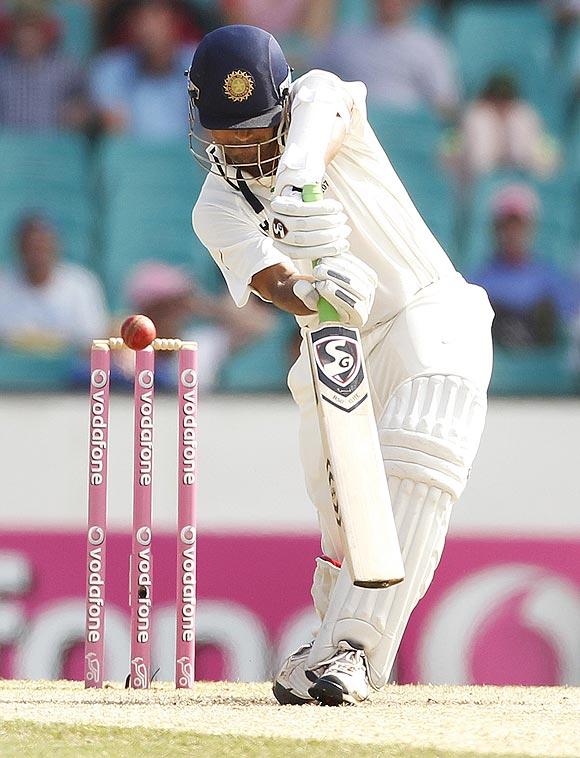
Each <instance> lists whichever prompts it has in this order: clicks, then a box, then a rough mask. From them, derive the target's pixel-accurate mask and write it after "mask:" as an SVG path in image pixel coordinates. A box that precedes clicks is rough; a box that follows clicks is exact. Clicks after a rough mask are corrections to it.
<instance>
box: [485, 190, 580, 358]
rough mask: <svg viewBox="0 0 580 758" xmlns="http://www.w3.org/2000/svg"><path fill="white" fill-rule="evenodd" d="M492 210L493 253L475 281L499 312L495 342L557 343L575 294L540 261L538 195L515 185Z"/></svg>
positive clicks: (525, 345)
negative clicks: (536, 247) (536, 231)
mask: <svg viewBox="0 0 580 758" xmlns="http://www.w3.org/2000/svg"><path fill="white" fill-rule="evenodd" d="M491 208H492V217H493V225H494V227H493V228H494V235H495V249H494V255H493V258H492V260H491V261H490V262H489V263H488V264H487V265H485V266H484V267H483V268H482V269H481V271H479V272H478V273H477V274H476V276H475V277H474V281H475V282H476V283H477V284H480V285H481V286H483V287H485V289H486V290H487V293H488V295H489V299H490V301H491V304H492V307H493V309H494V311H495V314H496V315H495V321H494V323H493V327H492V334H493V337H494V341H495V343H496V344H497V345H499V346H501V347H507V348H529V347H540V346H548V345H554V344H556V343H557V342H558V340H559V337H560V335H561V334H562V331H563V329H564V328H565V327H566V326H567V325H568V324H569V322H570V320H571V319H572V317H573V316H574V313H575V310H576V308H577V296H576V289H575V287H574V285H573V283H572V282H571V281H570V280H568V279H567V278H566V277H564V275H563V274H562V273H561V272H560V271H559V270H558V269H557V268H556V267H555V266H554V265H553V264H551V263H548V262H547V261H545V260H538V259H537V258H536V255H535V251H534V250H533V247H532V243H533V237H534V229H535V225H536V221H537V218H538V213H539V200H538V197H537V195H536V193H535V192H534V191H533V190H532V189H531V188H530V187H529V186H528V185H525V184H511V185H507V186H506V187H503V188H502V189H500V190H499V191H498V192H497V193H496V194H495V195H494V197H493V198H492V203H491Z"/></svg>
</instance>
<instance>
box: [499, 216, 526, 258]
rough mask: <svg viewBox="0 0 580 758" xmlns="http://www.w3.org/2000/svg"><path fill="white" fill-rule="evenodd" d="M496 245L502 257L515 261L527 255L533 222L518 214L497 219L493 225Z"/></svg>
mask: <svg viewBox="0 0 580 758" xmlns="http://www.w3.org/2000/svg"><path fill="white" fill-rule="evenodd" d="M495 231H496V239H497V244H498V247H499V249H500V251H501V253H502V255H503V257H504V258H505V259H506V260H508V261H512V262H513V263H517V262H519V261H521V260H523V259H525V258H526V257H527V255H528V254H529V249H530V246H531V244H532V240H533V235H534V225H533V222H532V221H531V220H530V219H528V218H525V217H523V216H519V215H510V216H505V217H504V218H501V219H498V220H497V221H496V226H495Z"/></svg>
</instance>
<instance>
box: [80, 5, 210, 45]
mask: <svg viewBox="0 0 580 758" xmlns="http://www.w3.org/2000/svg"><path fill="white" fill-rule="evenodd" d="M93 2H94V0H93ZM166 3H167V5H168V6H169V7H170V8H171V10H173V12H174V17H175V19H176V21H177V29H178V36H179V41H180V42H182V43H183V44H188V43H189V44H195V43H197V42H198V41H199V40H200V39H201V38H202V36H203V34H204V33H205V32H206V31H210V29H209V28H206V26H205V25H204V23H203V22H205V21H206V20H207V16H208V15H209V17H210V18H211V17H212V16H213V13H212V12H211V9H210V8H209V7H208V8H207V12H205V10H206V9H201V11H202V12H201V13H200V11H199V10H198V8H197V7H194V6H193V5H192V3H191V2H188V0H166ZM140 5H143V2H142V0H110V1H108V2H102V0H101V2H99V3H97V8H96V11H97V18H98V19H99V21H100V23H99V27H100V29H101V38H102V42H103V44H104V45H105V46H107V47H109V46H116V45H129V44H131V43H132V39H131V34H132V32H131V25H132V17H133V15H134V12H135V10H136V9H137V8H138V6H140ZM200 17H201V18H200Z"/></svg>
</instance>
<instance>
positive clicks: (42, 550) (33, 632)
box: [0, 532, 580, 685]
mask: <svg viewBox="0 0 580 758" xmlns="http://www.w3.org/2000/svg"><path fill="white" fill-rule="evenodd" d="M198 542H199V544H198V571H197V589H198V605H197V614H196V619H197V639H198V646H197V661H196V678H199V679H209V678H211V679H217V678H223V677H230V678H239V679H242V680H244V679H245V680H249V679H265V678H268V677H269V676H270V675H271V671H272V667H273V666H274V665H275V663H276V661H277V659H278V658H279V657H280V656H281V655H282V654H284V653H285V652H287V650H288V648H289V647H292V646H294V645H298V644H299V643H300V642H301V641H304V639H305V638H306V637H307V636H308V635H309V634H310V630H311V629H312V626H313V623H314V618H313V616H312V611H311V608H310V597H309V591H310V579H311V572H312V568H313V565H314V563H313V561H314V557H315V556H316V555H317V552H318V540H317V538H316V537H315V536H284V535H243V534H240V535H237V534H228V535H216V534H202V535H201V536H200V538H199V541H198ZM107 543H108V544H107V560H108V565H107V596H106V602H107V617H106V646H105V650H106V659H105V672H104V674H105V677H106V678H114V679H119V680H121V679H124V677H125V676H126V675H127V674H128V673H129V646H130V639H129V637H130V635H129V626H130V625H129V610H128V607H127V598H128V560H127V556H128V554H129V552H130V547H131V537H130V535H128V534H118V533H113V534H111V535H110V536H109V537H108V540H107ZM152 550H153V554H154V556H155V577H154V587H153V593H152V595H153V606H152V635H153V654H152V670H153V673H154V672H155V670H156V668H158V667H159V668H160V671H159V673H158V675H157V676H158V678H162V679H165V680H172V679H173V677H174V672H175V669H174V667H175V657H174V652H175V618H176V609H175V590H176V575H177V565H176V563H177V562H176V539H175V536H173V535H167V534H155V535H154V536H153V540H152ZM84 553H85V535H84V534H82V533H80V532H79V533H58V532H48V533H34V532H22V533H19V532H4V533H0V614H1V615H2V620H3V639H2V648H0V676H2V677H19V678H44V677H69V678H75V679H82V676H83V650H82V639H83V631H84V615H85V606H84V592H85V581H86V579H85V572H84V570H83V569H84V560H85V555H84ZM579 555H580V540H578V539H576V540H555V539H554V540H550V539H546V540H521V539H520V540H518V539H512V540H508V539H493V538H490V539H459V538H452V539H450V540H449V541H448V546H447V549H446V552H445V556H444V559H443V561H442V564H441V566H440V568H439V570H438V573H437V576H436V579H435V582H434V584H433V585H432V587H431V589H430V591H429V593H428V594H427V596H426V597H425V599H424V600H423V601H422V602H421V603H420V605H419V607H418V608H417V610H416V611H415V613H414V614H413V617H412V619H411V622H410V624H409V628H408V630H407V634H406V637H405V640H404V642H403V646H402V649H401V654H400V656H399V661H398V669H397V678H398V680H399V681H401V682H417V681H431V682H444V681H447V682H458V683H460V682H473V683H496V684H508V683H516V684H559V683H567V684H576V685H578V684H580V648H579V646H578V640H579V639H580V560H579V558H578V556H579Z"/></svg>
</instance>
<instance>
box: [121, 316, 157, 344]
mask: <svg viewBox="0 0 580 758" xmlns="http://www.w3.org/2000/svg"><path fill="white" fill-rule="evenodd" d="M156 336H157V331H156V329H155V324H154V323H153V321H151V319H150V318H147V316H141V315H138V316H129V318H127V319H125V321H123V325H122V326H121V337H122V338H123V342H124V343H125V344H126V345H127V347H130V348H131V350H143V348H145V347H147V345H150V344H151V343H152V342H153V340H154V339H155V337H156Z"/></svg>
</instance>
